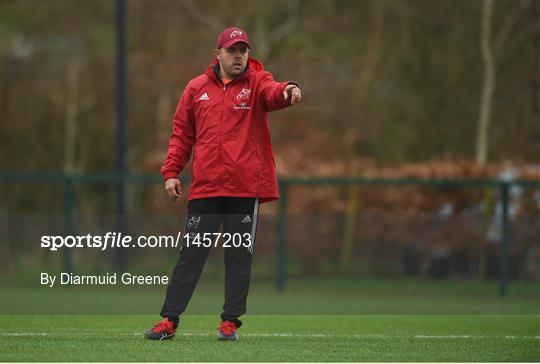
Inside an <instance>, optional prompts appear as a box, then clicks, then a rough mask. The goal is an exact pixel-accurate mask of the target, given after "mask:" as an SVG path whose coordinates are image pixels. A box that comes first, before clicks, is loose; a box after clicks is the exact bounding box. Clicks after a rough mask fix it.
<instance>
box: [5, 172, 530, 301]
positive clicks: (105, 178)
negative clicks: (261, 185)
mask: <svg viewBox="0 0 540 364" xmlns="http://www.w3.org/2000/svg"><path fill="white" fill-rule="evenodd" d="M181 179H182V181H183V182H186V183H189V179H188V178H186V177H182V178H181ZM161 182H162V179H161V176H160V175H141V174H118V173H81V174H63V173H21V172H6V171H3V172H1V173H0V183H2V184H4V183H47V184H55V185H63V201H64V204H63V205H64V207H63V210H64V215H65V223H66V227H67V232H69V231H74V230H75V216H76V213H77V200H76V191H75V186H76V184H78V183H91V184H108V185H118V184H143V185H155V184H160V183H161ZM293 186H439V187H470V188H480V189H481V188H490V189H494V190H498V191H500V198H501V202H502V210H501V214H500V219H501V220H500V229H501V231H500V236H501V240H500V255H499V281H500V284H499V294H500V295H501V296H506V295H507V293H508V260H509V257H508V255H509V253H508V247H509V244H510V234H509V200H510V194H509V191H510V188H511V187H512V186H521V187H526V188H540V182H539V181H519V180H516V181H503V180H495V179H482V180H448V179H410V178H409V179H407V178H400V179H380V178H339V177H336V178H279V188H280V194H281V199H280V202H279V216H278V236H277V241H276V252H275V255H276V286H277V287H278V288H279V289H282V288H284V287H285V284H286V281H287V269H286V268H287V255H288V254H287V245H288V244H287V235H286V233H287V212H288V204H289V196H288V193H289V189H290V187H293ZM63 262H64V269H65V270H66V271H68V272H70V271H71V270H72V262H71V253H70V250H69V249H66V250H65V251H64V258H63Z"/></svg>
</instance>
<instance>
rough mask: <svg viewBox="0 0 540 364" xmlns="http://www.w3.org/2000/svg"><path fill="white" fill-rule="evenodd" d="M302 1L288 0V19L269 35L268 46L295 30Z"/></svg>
mask: <svg viewBox="0 0 540 364" xmlns="http://www.w3.org/2000/svg"><path fill="white" fill-rule="evenodd" d="M299 9H300V1H298V0H295V1H288V2H287V14H288V16H287V20H286V21H285V22H284V23H283V24H281V25H280V26H279V27H277V28H276V29H275V30H274V31H273V32H271V33H270V34H269V35H268V48H270V47H271V46H272V44H274V43H276V42H278V41H280V40H281V39H283V38H284V37H286V36H287V35H289V34H290V33H292V32H293V30H294V29H295V28H296V25H297V24H298V13H299Z"/></svg>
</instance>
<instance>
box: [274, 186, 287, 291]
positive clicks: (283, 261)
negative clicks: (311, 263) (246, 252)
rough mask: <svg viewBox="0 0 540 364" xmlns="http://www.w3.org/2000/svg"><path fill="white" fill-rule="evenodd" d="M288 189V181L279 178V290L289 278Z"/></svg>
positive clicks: (277, 285)
mask: <svg viewBox="0 0 540 364" xmlns="http://www.w3.org/2000/svg"><path fill="white" fill-rule="evenodd" d="M287 189H288V183H287V182H286V181H284V180H282V179H280V180H279V191H280V195H281V197H280V202H279V225H278V240H277V244H276V287H277V289H278V290H280V291H281V290H283V289H284V288H285V283H286V280H287Z"/></svg>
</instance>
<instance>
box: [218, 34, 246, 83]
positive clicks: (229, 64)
mask: <svg viewBox="0 0 540 364" xmlns="http://www.w3.org/2000/svg"><path fill="white" fill-rule="evenodd" d="M248 54H249V48H248V47H247V44H245V43H242V42H238V43H236V44H233V45H232V46H231V47H229V48H220V49H216V50H215V55H216V57H217V58H218V60H219V63H220V64H221V68H222V70H223V72H224V73H225V75H224V76H226V77H231V78H234V77H236V76H238V75H239V74H241V73H242V72H243V71H244V69H245V68H246V66H247V62H248Z"/></svg>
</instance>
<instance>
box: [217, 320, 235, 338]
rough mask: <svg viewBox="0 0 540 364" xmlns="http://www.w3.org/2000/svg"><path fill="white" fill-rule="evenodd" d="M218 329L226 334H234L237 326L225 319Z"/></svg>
mask: <svg viewBox="0 0 540 364" xmlns="http://www.w3.org/2000/svg"><path fill="white" fill-rule="evenodd" d="M218 329H219V330H220V331H221V332H222V333H224V334H225V335H232V334H234V333H235V331H236V329H237V327H236V325H235V324H234V323H232V322H230V321H225V322H222V323H221V325H219V327H218Z"/></svg>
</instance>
